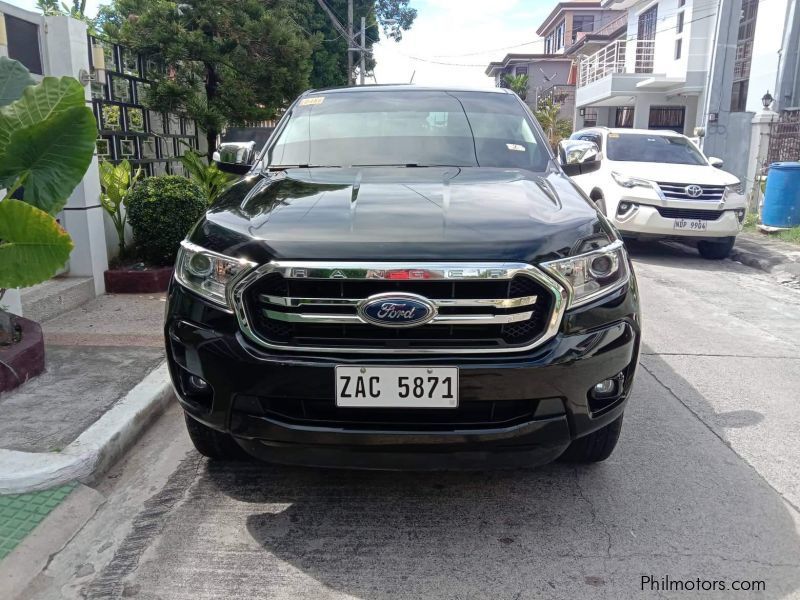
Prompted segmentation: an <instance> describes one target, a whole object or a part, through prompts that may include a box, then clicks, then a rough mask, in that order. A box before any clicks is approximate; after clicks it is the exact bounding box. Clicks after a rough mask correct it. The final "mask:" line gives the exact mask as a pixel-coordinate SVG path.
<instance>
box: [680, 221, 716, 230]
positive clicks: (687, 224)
mask: <svg viewBox="0 0 800 600" xmlns="http://www.w3.org/2000/svg"><path fill="white" fill-rule="evenodd" d="M672 228H673V229H690V230H692V231H705V230H706V229H708V221H703V220H702V219H675V222H674V223H673V225H672Z"/></svg>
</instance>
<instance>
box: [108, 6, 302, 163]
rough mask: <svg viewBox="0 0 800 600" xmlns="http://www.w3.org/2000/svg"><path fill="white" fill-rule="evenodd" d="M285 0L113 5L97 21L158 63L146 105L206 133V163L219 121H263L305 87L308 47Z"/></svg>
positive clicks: (243, 122) (238, 122)
mask: <svg viewBox="0 0 800 600" xmlns="http://www.w3.org/2000/svg"><path fill="white" fill-rule="evenodd" d="M292 6H293V3H292V2H291V1H290V0H226V1H225V2H220V1H219V0H191V1H190V2H187V3H177V2H172V1H170V0H116V2H115V4H114V5H113V6H111V7H103V9H101V13H100V16H99V20H98V24H99V25H100V26H102V27H103V30H104V32H106V33H107V34H110V35H111V36H112V37H115V38H117V39H118V40H120V41H121V42H122V43H123V44H125V45H126V46H128V47H130V48H132V49H133V50H135V51H137V52H141V53H143V54H146V55H147V56H148V57H150V58H152V59H154V60H155V61H157V62H159V63H161V64H162V65H163V68H164V71H163V73H162V75H161V77H160V78H159V79H158V80H157V81H156V82H155V83H154V85H153V87H152V89H151V91H150V93H149V94H148V98H147V103H148V105H149V106H150V108H153V109H154V110H160V111H164V112H178V113H184V114H186V115H188V116H189V117H191V118H193V119H195V121H197V123H198V125H199V126H200V127H201V128H202V129H204V130H205V131H206V135H207V139H208V146H209V149H208V151H209V158H210V154H211V153H212V152H213V150H214V147H215V145H216V139H217V135H218V134H219V132H220V130H221V129H222V128H223V127H224V126H225V125H226V124H227V123H230V124H245V123H247V122H252V121H261V120H265V119H269V118H271V117H273V116H274V115H275V111H276V109H277V108H279V107H282V106H285V105H286V104H287V102H288V101H289V100H290V99H292V98H293V97H295V96H296V95H297V94H298V93H299V92H300V91H302V90H303V89H305V88H306V87H307V85H308V79H309V75H310V71H311V63H310V56H311V51H312V47H313V45H312V43H311V42H310V41H309V39H308V35H307V34H305V33H304V32H303V31H302V29H301V28H300V26H299V25H298V24H297V23H296V22H295V20H294V19H293V18H292V14H291V10H290V9H291V8H292Z"/></svg>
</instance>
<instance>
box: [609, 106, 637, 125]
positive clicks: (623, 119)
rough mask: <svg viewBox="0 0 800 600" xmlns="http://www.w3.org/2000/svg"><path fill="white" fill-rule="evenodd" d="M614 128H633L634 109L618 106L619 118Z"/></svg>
mask: <svg viewBox="0 0 800 600" xmlns="http://www.w3.org/2000/svg"><path fill="white" fill-rule="evenodd" d="M614 127H627V128H631V127H633V107H632V106H618V107H617V116H616V118H615V119H614Z"/></svg>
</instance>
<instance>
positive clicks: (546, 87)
mask: <svg viewBox="0 0 800 600" xmlns="http://www.w3.org/2000/svg"><path fill="white" fill-rule="evenodd" d="M571 65H572V59H571V58H569V57H566V56H560V55H555V54H506V56H505V58H504V59H503V60H501V61H498V62H492V63H489V66H488V67H487V68H486V71H485V72H486V74H487V75H488V76H489V77H493V78H494V82H495V85H496V86H497V87H508V84H507V83H506V76H508V75H527V76H528V93H527V95H526V97H525V102H526V103H527V104H528V106H530V107H531V108H534V109H535V108H536V106H537V104H538V101H539V99H540V98H542V97H548V96H551V95H553V94H559V95H560V94H561V93H562V91H561V90H562V86H566V88H567V91H568V92H569V98H568V99H567V100H568V101H567V102H563V103H560V104H561V105H562V109H561V111H560V113H559V114H560V116H561V118H562V119H569V120H570V121H571V120H572V114H573V110H574V104H572V100H571V98H572V95H571V92H572V89H573V87H574V86H571V85H568V84H567V82H568V79H569V72H570V67H571Z"/></svg>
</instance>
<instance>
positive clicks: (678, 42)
mask: <svg viewBox="0 0 800 600" xmlns="http://www.w3.org/2000/svg"><path fill="white" fill-rule="evenodd" d="M682 42H683V40H681V38H678V39H677V40H675V60H678V59H679V58H680V57H681V46H682V45H683V44H682Z"/></svg>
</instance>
